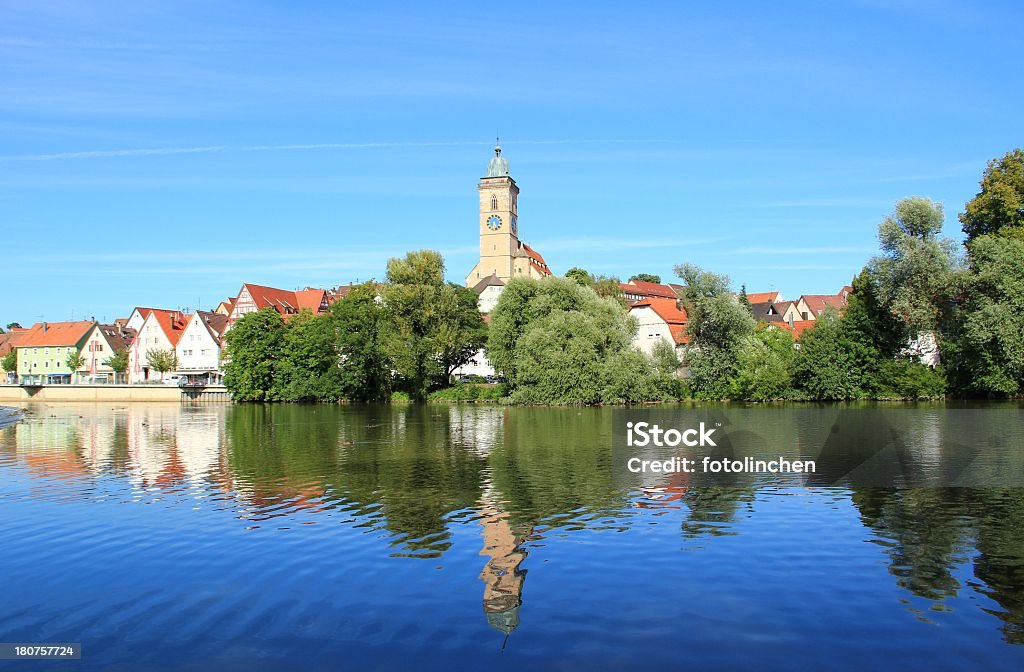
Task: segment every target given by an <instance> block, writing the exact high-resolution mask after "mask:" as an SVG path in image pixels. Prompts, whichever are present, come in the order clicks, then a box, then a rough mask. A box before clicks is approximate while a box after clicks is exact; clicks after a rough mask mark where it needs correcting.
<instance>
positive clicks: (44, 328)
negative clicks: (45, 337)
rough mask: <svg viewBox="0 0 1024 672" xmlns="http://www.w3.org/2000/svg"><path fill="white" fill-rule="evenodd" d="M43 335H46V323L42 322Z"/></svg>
mask: <svg viewBox="0 0 1024 672" xmlns="http://www.w3.org/2000/svg"><path fill="white" fill-rule="evenodd" d="M43 333H44V334H45V333H46V322H43Z"/></svg>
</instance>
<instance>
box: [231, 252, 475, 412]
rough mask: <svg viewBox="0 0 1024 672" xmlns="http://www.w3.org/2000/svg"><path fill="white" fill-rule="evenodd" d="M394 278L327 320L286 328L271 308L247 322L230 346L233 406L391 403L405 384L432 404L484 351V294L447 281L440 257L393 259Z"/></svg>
mask: <svg viewBox="0 0 1024 672" xmlns="http://www.w3.org/2000/svg"><path fill="white" fill-rule="evenodd" d="M388 273H389V279H390V280H391V283H390V284H389V285H386V286H384V287H383V288H382V289H381V288H379V287H378V285H376V284H375V283H372V282H367V283H364V284H362V285H357V286H354V287H352V288H351V289H350V290H349V292H348V294H346V295H345V296H344V297H343V298H341V299H340V300H338V301H336V302H335V303H334V304H333V305H332V306H331V309H330V311H329V312H327V313H326V314H323V315H314V314H313V313H311V312H308V311H307V312H302V313H299V314H298V315H293V316H291V317H290V319H289V321H288V322H287V323H285V322H284V320H283V319H282V317H281V316H280V315H279V314H278V313H277V312H275V311H274V310H272V309H270V308H267V309H264V310H261V311H259V312H258V313H250V314H248V315H245V316H243V317H242V318H241V319H240V320H238V322H236V323H235V325H234V327H233V328H232V329H231V330H229V331H228V333H227V337H226V338H227V349H226V353H227V356H226V358H227V364H226V365H225V374H224V384H225V385H226V386H227V387H228V389H229V390H231V392H232V395H233V397H234V398H235V399H236V400H239V401H341V400H346V401H388V400H390V399H391V398H392V387H393V386H395V385H396V384H400V385H401V386H403V387H404V390H403V392H404V394H405V395H406V397H410V398H412V399H413V400H415V401H424V400H425V399H426V395H427V391H428V390H429V389H431V388H435V387H439V386H442V385H446V384H447V381H448V374H449V373H450V371H451V369H453V368H455V367H457V366H459V365H461V364H463V363H464V362H465V361H467V360H468V359H469V358H470V357H472V356H473V354H475V353H476V352H477V351H478V350H479V349H480V348H481V347H482V346H483V342H484V339H485V336H486V325H484V323H483V320H482V319H481V317H480V313H479V312H478V310H477V305H476V294H474V293H473V292H472V290H469V289H466V288H464V287H458V286H456V285H453V284H450V283H447V282H445V281H444V274H443V273H444V262H443V260H442V259H441V256H440V255H439V254H437V253H436V252H430V251H422V252H412V253H410V254H409V255H407V256H406V257H405V258H404V259H392V260H391V263H389V265H388ZM379 290H380V293H381V294H382V295H383V297H381V296H379V295H378V291H379ZM395 372H397V374H398V379H397V380H395V375H394V374H395Z"/></svg>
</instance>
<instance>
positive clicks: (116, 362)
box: [103, 348, 128, 382]
mask: <svg viewBox="0 0 1024 672" xmlns="http://www.w3.org/2000/svg"><path fill="white" fill-rule="evenodd" d="M103 363H104V364H106V365H107V366H109V367H110V368H111V370H113V372H114V376H115V379H114V380H115V382H117V381H123V380H124V372H125V371H127V370H128V350H127V349H125V348H121V349H120V350H118V351H117V352H115V353H114V354H113V355H111V356H110V357H107V358H106V359H105V360H103Z"/></svg>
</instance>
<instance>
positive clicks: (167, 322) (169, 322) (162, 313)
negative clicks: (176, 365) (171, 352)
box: [146, 308, 192, 347]
mask: <svg viewBox="0 0 1024 672" xmlns="http://www.w3.org/2000/svg"><path fill="white" fill-rule="evenodd" d="M146 310H149V312H150V314H151V315H152V317H153V319H155V320H156V322H157V324H159V325H160V328H161V329H162V330H163V332H164V335H165V336H166V337H167V340H168V341H170V342H171V346H172V347H173V346H177V345H178V341H180V340H181V337H182V335H184V333H185V327H187V326H188V321H189V319H191V317H192V315H191V313H183V312H181V311H180V310H162V309H159V308H148V309H146ZM146 319H149V317H147V318H146Z"/></svg>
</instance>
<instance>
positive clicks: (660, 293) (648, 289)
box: [619, 280, 679, 301]
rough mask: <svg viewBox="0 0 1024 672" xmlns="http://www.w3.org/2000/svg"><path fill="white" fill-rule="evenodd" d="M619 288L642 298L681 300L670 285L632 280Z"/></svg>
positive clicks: (623, 283) (620, 284)
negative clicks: (653, 297)
mask: <svg viewBox="0 0 1024 672" xmlns="http://www.w3.org/2000/svg"><path fill="white" fill-rule="evenodd" d="M619 287H620V288H622V291H623V292H624V293H626V294H637V295H640V296H656V297H659V298H662V299H672V300H673V301H674V300H675V299H677V298H679V295H678V294H677V293H676V290H674V289H672V288H671V287H669V286H668V285H659V284H658V283H656V282H644V281H642V280H630V281H629V282H622V283H619Z"/></svg>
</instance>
